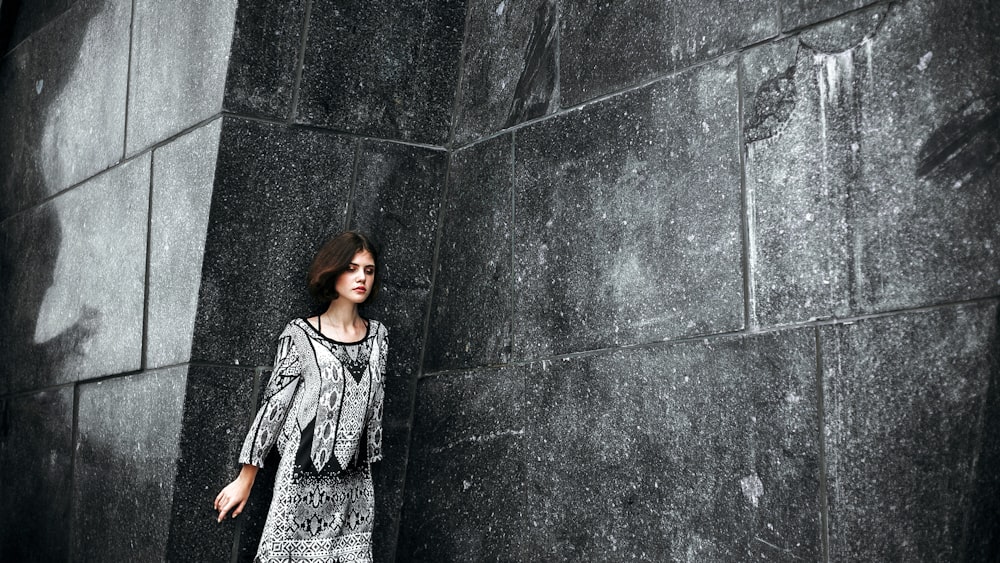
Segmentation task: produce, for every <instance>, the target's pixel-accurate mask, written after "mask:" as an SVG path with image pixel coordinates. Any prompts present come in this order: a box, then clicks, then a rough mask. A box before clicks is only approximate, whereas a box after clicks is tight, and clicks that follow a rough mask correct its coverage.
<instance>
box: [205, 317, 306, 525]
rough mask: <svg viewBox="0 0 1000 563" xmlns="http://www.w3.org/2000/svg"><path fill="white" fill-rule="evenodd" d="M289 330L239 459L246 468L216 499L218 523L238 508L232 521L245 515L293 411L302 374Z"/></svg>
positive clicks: (280, 344)
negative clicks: (252, 491)
mask: <svg viewBox="0 0 1000 563" xmlns="http://www.w3.org/2000/svg"><path fill="white" fill-rule="evenodd" d="M289 330H293V329H291V327H288V328H286V329H285V331H284V332H282V334H281V337H279V339H278V353H277V355H276V357H275V360H274V369H273V370H272V372H271V377H270V378H269V379H268V382H267V388H266V389H265V390H264V398H263V404H262V405H261V407H260V410H259V411H258V412H257V416H256V417H255V418H254V421H253V423H252V424H251V425H250V430H249V431H248V432H247V436H246V439H244V441H243V447H242V448H241V451H240V457H239V461H240V463H242V464H243V467H242V468H241V469H240V474H239V476H238V477H236V479H234V480H233V482H232V483H230V484H228V485H226V487H225V488H224V489H222V491H221V492H219V494H218V495H217V496H216V497H215V503H214V507H215V510H218V511H219V522H221V521H222V519H223V518H225V516H226V513H227V512H228V511H229V510H230V509H233V508H235V510H233V518H235V517H236V516H238V515H239V514H240V513H241V512H243V507H244V505H246V501H247V498H248V497H249V495H250V489H251V488H252V487H253V482H254V479H255V478H256V477H257V469H258V468H259V467H262V466H263V465H264V457H265V456H266V455H267V452H268V451H269V450H270V449H271V447H272V446H273V445H274V443H275V441H276V440H277V437H278V434H279V433H280V432H281V427H282V426H283V425H284V423H285V418H286V417H287V416H288V411H289V410H290V408H291V405H292V402H293V399H294V397H295V392H296V389H297V388H298V382H299V380H300V378H301V374H302V370H301V367H300V364H299V356H298V352H297V351H296V349H295V345H294V344H293V342H292V337H291V335H290V334H288V332H289Z"/></svg>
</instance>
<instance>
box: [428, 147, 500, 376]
mask: <svg viewBox="0 0 1000 563" xmlns="http://www.w3.org/2000/svg"><path fill="white" fill-rule="evenodd" d="M512 149H513V147H512V139H511V136H510V135H505V136H503V137H498V138H496V139H492V140H490V141H486V142H484V143H479V144H477V145H475V146H473V147H471V148H469V149H465V150H462V151H459V152H457V153H454V155H453V156H452V162H451V172H450V173H449V175H448V178H449V180H448V181H449V186H448V202H447V204H446V206H445V211H444V219H443V221H444V224H443V226H442V228H441V245H440V250H439V251H438V271H437V275H436V276H435V283H434V301H433V305H432V309H431V318H430V328H429V332H428V335H427V351H426V352H425V359H424V371H425V372H434V371H439V370H442V369H455V368H466V367H476V366H482V365H490V364H502V363H505V362H506V361H507V360H508V359H509V358H510V333H511V320H510V319H511V299H512V296H511V291H512V289H513V288H512V285H511V235H510V233H511V222H512V214H513V210H512V208H511V205H512V200H511V195H512V193H511V160H512V157H513V153H512Z"/></svg>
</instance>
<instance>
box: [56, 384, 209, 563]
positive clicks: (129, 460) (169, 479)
mask: <svg viewBox="0 0 1000 563" xmlns="http://www.w3.org/2000/svg"><path fill="white" fill-rule="evenodd" d="M186 382H187V368H186V367H180V368H171V369H167V370H162V371H154V372H147V373H143V374H139V375H131V376H128V377H121V378H115V379H111V380H106V381H100V382H97V383H90V384H85V385H81V386H80V388H79V414H78V423H77V424H78V430H77V440H76V445H75V446H76V462H75V464H74V468H73V512H74V515H73V516H74V529H73V543H72V545H73V553H74V556H75V558H76V559H77V560H80V561H122V562H126V561H163V560H164V555H165V552H166V546H167V534H168V533H169V530H170V520H169V519H168V518H167V515H169V514H170V512H171V506H172V503H173V496H174V478H175V475H176V468H177V456H178V455H179V453H180V451H179V448H178V444H179V439H180V430H181V417H182V415H183V413H184V391H185V388H186ZM211 498H212V493H211V492H205V503H206V504H209V503H210V502H211ZM212 524H213V523H212V522H211V521H209V522H207V523H206V526H210V525H212Z"/></svg>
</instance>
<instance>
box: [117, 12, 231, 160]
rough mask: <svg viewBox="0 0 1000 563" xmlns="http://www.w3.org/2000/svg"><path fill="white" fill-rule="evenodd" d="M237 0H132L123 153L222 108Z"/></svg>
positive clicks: (141, 146)
mask: <svg viewBox="0 0 1000 563" xmlns="http://www.w3.org/2000/svg"><path fill="white" fill-rule="evenodd" d="M235 18H236V0H213V1H212V2H195V1H187V2H177V1H174V2H161V1H157V0H136V3H135V22H134V24H133V38H132V68H131V82H130V83H129V103H128V136H127V142H128V147H127V152H128V154H134V153H136V152H138V151H140V150H142V149H144V148H146V147H148V146H149V145H151V144H153V143H156V142H158V141H161V140H163V139H165V138H167V137H169V136H171V135H173V134H175V133H177V132H179V131H181V130H183V129H185V128H187V127H190V126H191V125H194V124H195V123H198V122H199V121H201V120H203V119H206V118H208V117H211V116H212V115H214V114H216V113H218V112H220V111H221V110H222V97H223V94H224V91H225V82H226V69H227V68H228V66H229V49H230V45H231V43H232V38H233V24H234V21H235Z"/></svg>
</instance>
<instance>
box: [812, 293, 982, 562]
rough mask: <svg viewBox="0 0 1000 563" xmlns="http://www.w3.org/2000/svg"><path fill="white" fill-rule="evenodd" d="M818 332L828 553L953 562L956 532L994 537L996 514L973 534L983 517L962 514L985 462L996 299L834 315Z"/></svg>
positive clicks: (960, 544) (959, 550) (959, 537)
mask: <svg viewBox="0 0 1000 563" xmlns="http://www.w3.org/2000/svg"><path fill="white" fill-rule="evenodd" d="M821 338H822V356H823V381H824V400H825V404H826V417H825V420H824V431H825V435H826V458H827V484H828V489H829V499H830V500H829V504H830V558H831V560H836V561H959V560H963V558H962V557H961V556H962V555H963V550H964V549H965V547H966V546H965V545H964V544H965V542H967V541H972V542H979V541H982V540H984V539H986V538H988V537H990V536H992V537H993V538H994V540H993V541H994V542H995V541H996V539H995V538H996V536H997V535H998V530H997V529H996V528H995V523H996V519H995V517H994V518H993V523H994V527H993V529H992V530H990V529H989V526H986V527H985V528H986V529H985V530H983V529H982V528H980V530H981V531H980V533H981V534H982V535H978V534H977V535H978V537H976V536H971V535H969V531H970V530H969V526H970V524H972V523H973V522H978V523H979V524H980V525H982V524H984V523H985V522H984V521H982V520H976V521H973V520H969V519H968V517H969V516H970V515H971V514H973V512H972V509H971V506H972V503H973V501H974V499H973V498H972V494H973V491H974V490H975V488H974V485H975V483H974V480H975V478H976V473H977V471H978V472H982V471H986V472H992V471H993V470H992V469H990V468H987V467H984V466H980V467H977V464H976V460H977V457H978V456H979V455H980V445H979V443H980V441H981V440H982V439H983V438H982V436H981V433H980V428H982V427H983V424H984V420H983V418H982V417H983V412H984V409H983V406H984V401H985V398H986V395H987V389H988V387H989V382H990V378H991V376H992V375H994V374H995V373H996V369H997V368H996V366H997V364H996V361H997V356H996V351H997V346H998V338H1000V332H998V325H997V306H996V304H995V303H990V304H980V305H967V306H956V307H949V308H944V309H937V310H934V311H932V312H926V313H913V314H904V315H894V316H891V317H885V318H880V319H868V320H863V321H859V322H857V323H854V324H848V325H833V326H831V327H825V328H823V329H822V333H821ZM990 414H991V416H996V412H995V411H994V412H992V413H990ZM993 426H994V424H993V423H989V425H988V426H987V427H988V428H992V427H993ZM987 453H988V455H989V456H990V458H995V455H996V452H995V451H993V452H987ZM980 492H981V493H984V494H990V493H991V492H992V493H993V494H994V495H995V493H996V490H995V489H993V490H992V491H980ZM973 529H975V528H973ZM984 536H985V537H984ZM994 555H995V554H994ZM970 560H976V559H975V558H973V559H970Z"/></svg>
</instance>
